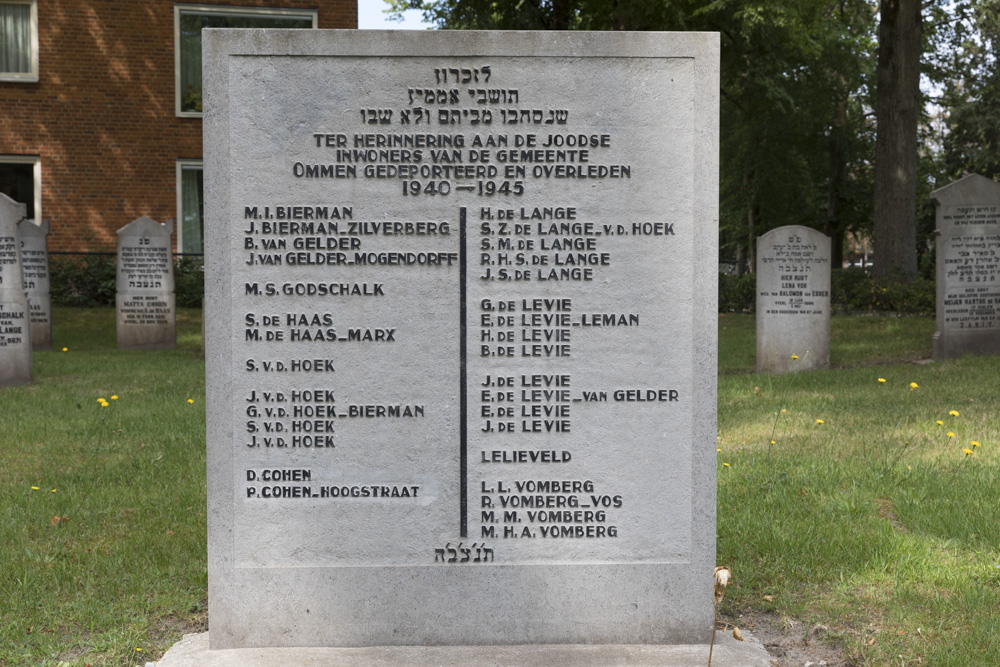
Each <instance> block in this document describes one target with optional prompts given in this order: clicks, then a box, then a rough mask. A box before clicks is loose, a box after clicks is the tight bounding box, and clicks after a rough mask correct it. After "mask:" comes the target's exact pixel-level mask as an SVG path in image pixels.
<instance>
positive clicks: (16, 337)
mask: <svg viewBox="0 0 1000 667" xmlns="http://www.w3.org/2000/svg"><path fill="white" fill-rule="evenodd" d="M26 209H27V207H26V206H25V205H24V204H19V203H17V202H15V201H14V200H13V199H11V198H10V197H8V196H7V195H4V194H0V387H3V386H9V385H18V384H29V383H30V382H31V379H32V366H31V313H30V311H29V309H28V297H27V295H26V294H25V291H24V280H23V279H22V277H21V241H20V236H19V235H18V223H19V222H20V221H21V220H23V219H24V215H25V211H26Z"/></svg>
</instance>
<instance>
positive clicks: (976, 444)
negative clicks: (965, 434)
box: [969, 440, 979, 447]
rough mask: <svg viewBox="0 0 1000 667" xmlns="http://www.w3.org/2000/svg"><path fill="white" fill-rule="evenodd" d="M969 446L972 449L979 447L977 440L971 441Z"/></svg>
mask: <svg viewBox="0 0 1000 667" xmlns="http://www.w3.org/2000/svg"><path fill="white" fill-rule="evenodd" d="M969 444H970V445H972V446H973V447H978V446H979V441H978V440H973V441H972V442H970V443H969Z"/></svg>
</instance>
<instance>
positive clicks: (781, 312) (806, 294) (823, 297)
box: [757, 225, 830, 373]
mask: <svg viewBox="0 0 1000 667" xmlns="http://www.w3.org/2000/svg"><path fill="white" fill-rule="evenodd" d="M829 367H830V238H829V237H828V236H824V235H823V234H822V233H820V232H818V231H816V230H815V229H810V228H809V227H802V226H799V225H790V226H787V227H778V228H777V229H772V230H771V231H769V232H768V233H767V234H764V235H762V236H761V237H759V238H758V239H757V370H758V371H759V372H763V373H787V372H789V371H799V370H814V369H819V368H829Z"/></svg>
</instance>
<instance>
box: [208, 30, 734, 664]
mask: <svg viewBox="0 0 1000 667" xmlns="http://www.w3.org/2000/svg"><path fill="white" fill-rule="evenodd" d="M203 35H204V48H205V61H204V62H205V79H204V80H205V87H204V88H205V94H206V97H205V131H204V137H205V185H206V196H205V201H206V225H205V228H206V243H205V248H206V262H205V264H206V281H205V282H206V308H205V313H206V318H207V320H206V321H207V347H206V358H207V361H206V369H207V379H206V381H207V405H208V415H207V416H208V439H207V442H208V498H209V605H210V607H211V609H212V619H211V627H210V636H211V645H212V647H213V649H220V648H231V647H247V646H305V645H309V646H369V645H376V646H377V645H482V644H542V643H569V644H572V643H580V644H628V643H689V642H690V643H694V642H699V643H700V642H705V643H707V641H708V638H709V635H710V634H711V628H712V601H711V600H712V597H711V583H712V570H713V567H714V565H715V470H716V458H715V457H716V454H715V445H714V443H715V427H716V413H715V405H716V373H717V365H716V354H717V352H716V340H717V305H716V298H717V291H716V283H715V280H716V276H717V271H716V270H715V262H716V257H717V241H718V229H717V210H718V166H717V162H718V90H719V89H718V54H719V51H718V49H719V42H718V36H717V35H714V34H712V35H709V34H700V33H677V34H669V33H556V32H551V33H517V32H511V33H480V32H427V33H423V32H410V33H402V34H398V33H394V34H391V35H389V34H386V33H384V32H378V31H343V32H340V31H337V32H326V31H315V30H300V31H294V30H287V31H285V30H273V31H268V30H265V31H260V30H256V31H249V30H247V31H244V30H221V31H215V30H211V29H207V30H205V31H204V32H203ZM317 82H325V83H324V85H321V86H317Z"/></svg>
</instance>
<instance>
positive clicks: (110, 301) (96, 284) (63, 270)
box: [49, 255, 205, 308]
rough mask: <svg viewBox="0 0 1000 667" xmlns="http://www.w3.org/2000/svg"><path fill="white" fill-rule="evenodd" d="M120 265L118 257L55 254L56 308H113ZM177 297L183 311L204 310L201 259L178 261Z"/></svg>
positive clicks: (52, 272) (51, 266)
mask: <svg viewBox="0 0 1000 667" xmlns="http://www.w3.org/2000/svg"><path fill="white" fill-rule="evenodd" d="M116 272H117V266H116V264H115V255H52V256H51V257H50V259H49V274H50V277H51V283H52V303H53V304H54V305H56V306H79V307H85V308H87V307H92V306H113V305H115V282H116V277H117V275H116ZM174 295H175V296H176V298H177V306H178V307H180V308H200V307H201V304H202V299H203V298H204V296H205V271H204V265H203V264H202V261H201V259H192V258H189V257H181V258H178V259H177V260H175V262H174Z"/></svg>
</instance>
